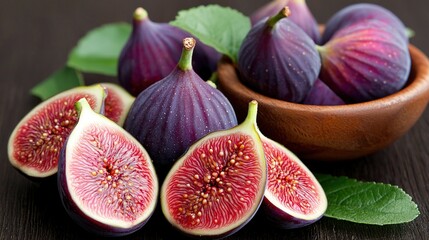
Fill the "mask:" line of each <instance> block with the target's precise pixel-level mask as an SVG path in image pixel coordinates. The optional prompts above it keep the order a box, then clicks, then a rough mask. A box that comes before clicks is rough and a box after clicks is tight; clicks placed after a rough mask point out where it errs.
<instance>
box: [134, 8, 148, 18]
mask: <svg viewBox="0 0 429 240" xmlns="http://www.w3.org/2000/svg"><path fill="white" fill-rule="evenodd" d="M147 16H148V15H147V11H146V10H145V9H144V8H142V7H139V8H137V9H136V10H135V11H134V16H133V18H134V20H136V21H141V20H143V19H145V18H147Z"/></svg>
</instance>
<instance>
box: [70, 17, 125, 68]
mask: <svg viewBox="0 0 429 240" xmlns="http://www.w3.org/2000/svg"><path fill="white" fill-rule="evenodd" d="M130 34H131V25H130V24H128V23H111V24H106V25H103V26H101V27H98V28H95V29H93V30H91V31H90V32H88V33H87V34H86V35H85V36H84V37H83V38H81V39H80V40H79V42H78V44H77V46H76V47H75V48H74V49H73V50H72V51H71V53H70V55H69V58H68V62H67V66H69V67H73V68H76V69H78V70H80V71H82V72H88V73H99V74H105V75H110V76H116V72H117V65H118V58H119V54H120V53H121V50H122V48H123V47H124V45H125V43H126V41H127V40H128V38H129V36H130Z"/></svg>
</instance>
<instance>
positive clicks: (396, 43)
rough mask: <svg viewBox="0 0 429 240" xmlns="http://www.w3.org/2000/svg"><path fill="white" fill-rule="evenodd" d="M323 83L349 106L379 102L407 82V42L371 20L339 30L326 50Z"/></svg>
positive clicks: (408, 55)
mask: <svg viewBox="0 0 429 240" xmlns="http://www.w3.org/2000/svg"><path fill="white" fill-rule="evenodd" d="M319 52H320V55H321V58H322V70H321V75H320V77H321V79H322V80H323V81H324V82H325V83H326V85H328V86H329V88H331V89H332V90H333V91H334V92H335V93H336V94H337V95H338V96H340V97H341V99H343V100H344V101H345V102H347V103H356V102H365V101H370V100H374V99H378V98H381V97H384V96H387V95H390V94H392V93H395V92H397V91H398V90H400V89H401V88H402V87H403V86H404V85H405V84H406V81H407V79H408V76H409V73H410V69H411V57H410V53H409V50H408V42H407V41H405V40H404V39H403V37H402V36H401V35H400V34H399V33H398V32H397V31H396V30H395V29H394V28H393V27H392V26H391V25H389V24H387V23H384V22H381V21H378V20H369V21H365V22H358V23H355V24H352V25H349V26H347V27H344V28H342V29H341V30H339V31H338V32H337V33H336V34H335V35H334V36H333V37H332V39H331V40H330V41H329V42H327V43H326V44H325V45H324V46H321V47H319Z"/></svg>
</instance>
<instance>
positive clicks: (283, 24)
mask: <svg viewBox="0 0 429 240" xmlns="http://www.w3.org/2000/svg"><path fill="white" fill-rule="evenodd" d="M289 14H290V12H289V9H288V8H287V7H285V8H284V9H282V10H281V11H280V13H279V14H278V15H276V16H274V17H272V18H270V19H268V20H266V21H260V22H259V23H258V24H256V25H255V26H253V27H252V29H251V30H250V32H249V33H248V35H247V36H246V38H245V39H244V41H243V43H242V45H241V48H240V50H239V53H238V63H237V68H238V71H239V74H240V80H241V81H242V82H243V83H244V84H245V85H246V86H248V87H250V88H252V89H253V90H255V91H257V92H259V93H261V94H263V95H266V96H269V97H272V98H276V99H280V100H284V101H289V102H295V103H300V102H302V101H303V100H304V99H305V97H306V96H307V94H308V92H309V91H310V89H311V88H312V86H313V84H314V82H315V81H316V79H317V77H318V75H319V71H320V67H321V62H320V56H319V53H318V52H317V49H316V45H315V44H314V42H313V40H312V39H311V38H310V37H308V35H307V34H306V33H305V32H304V31H303V30H301V28H299V27H298V26H297V25H296V24H294V23H293V22H292V21H290V20H289V19H287V18H286V17H287V16H289ZM292 14H293V13H292Z"/></svg>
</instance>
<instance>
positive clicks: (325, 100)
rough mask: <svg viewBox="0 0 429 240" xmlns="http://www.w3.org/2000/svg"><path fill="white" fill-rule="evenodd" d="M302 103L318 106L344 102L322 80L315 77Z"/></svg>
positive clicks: (342, 103)
mask: <svg viewBox="0 0 429 240" xmlns="http://www.w3.org/2000/svg"><path fill="white" fill-rule="evenodd" d="M302 103H303V104H308V105H319V106H335V105H344V104H345V102H344V101H343V100H342V99H341V98H340V97H338V95H337V94H335V93H334V92H333V91H332V90H331V89H330V88H329V87H328V86H327V85H326V84H325V83H324V82H323V81H322V80H320V79H317V80H316V82H315V83H314V85H313V87H312V88H311V90H310V92H309V93H308V95H307V97H306V98H305V99H304V102H302Z"/></svg>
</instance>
